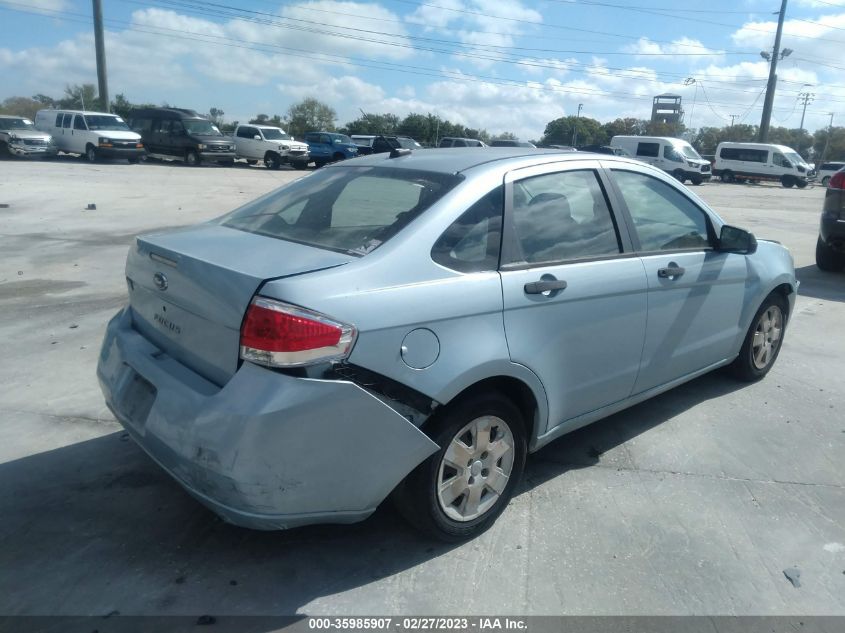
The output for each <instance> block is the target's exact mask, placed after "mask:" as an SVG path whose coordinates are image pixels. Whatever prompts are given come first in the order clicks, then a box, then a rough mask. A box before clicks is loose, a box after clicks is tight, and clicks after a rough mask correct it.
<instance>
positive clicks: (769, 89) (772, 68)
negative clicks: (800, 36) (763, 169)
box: [760, 0, 792, 143]
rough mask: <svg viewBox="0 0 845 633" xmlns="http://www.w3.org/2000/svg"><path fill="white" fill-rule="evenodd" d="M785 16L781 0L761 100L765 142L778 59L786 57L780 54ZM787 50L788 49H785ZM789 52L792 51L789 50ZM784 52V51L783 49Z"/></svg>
mask: <svg viewBox="0 0 845 633" xmlns="http://www.w3.org/2000/svg"><path fill="white" fill-rule="evenodd" d="M785 16H786V0H782V2H781V5H780V13H779V15H778V28H777V32H776V33H775V48H774V51H773V52H772V55H771V57H770V64H769V83H768V84H767V85H766V99H765V101H764V102H763V117H762V118H761V119H760V142H761V143H765V142H766V141H767V140H769V125H770V124H771V122H772V105H773V104H774V101H775V86H777V82H778V76H777V71H778V59H781V58H782V57H786V55H783V56H781V53H780V40H781V36H782V35H783V20H784V17H785ZM787 50H788V49H787ZM789 52H790V53H791V52H792V51H789ZM784 53H786V51H784ZM767 56H768V53H766V54H765V55H763V57H764V59H765V58H766V57H767Z"/></svg>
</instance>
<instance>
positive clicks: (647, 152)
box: [637, 143, 660, 158]
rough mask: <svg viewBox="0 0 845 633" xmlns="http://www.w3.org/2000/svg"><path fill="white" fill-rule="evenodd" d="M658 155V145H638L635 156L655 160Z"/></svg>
mask: <svg viewBox="0 0 845 633" xmlns="http://www.w3.org/2000/svg"><path fill="white" fill-rule="evenodd" d="M659 155H660V143H640V144H639V145H637V156H648V157H650V158H657V157H658V156H659Z"/></svg>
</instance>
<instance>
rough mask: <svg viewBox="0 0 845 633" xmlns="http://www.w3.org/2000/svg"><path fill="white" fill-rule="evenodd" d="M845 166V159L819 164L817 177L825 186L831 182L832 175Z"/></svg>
mask: <svg viewBox="0 0 845 633" xmlns="http://www.w3.org/2000/svg"><path fill="white" fill-rule="evenodd" d="M843 167H845V161H831V162H827V163H822V164H821V165H820V166H819V169H818V171H817V172H816V179H817V180H818V181H819V182H820V183H822V185H824V186H825V187H827V184H828V183H829V182H830V178H831V176H833V174H835V173H836V172H837V171H839V170H840V169H842V168H843Z"/></svg>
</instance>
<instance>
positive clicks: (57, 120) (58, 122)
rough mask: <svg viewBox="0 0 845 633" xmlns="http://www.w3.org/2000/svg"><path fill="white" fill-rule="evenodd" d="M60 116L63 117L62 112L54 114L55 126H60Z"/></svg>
mask: <svg viewBox="0 0 845 633" xmlns="http://www.w3.org/2000/svg"><path fill="white" fill-rule="evenodd" d="M62 118H64V115H63V114H61V113H59V114H57V115H56V127H62Z"/></svg>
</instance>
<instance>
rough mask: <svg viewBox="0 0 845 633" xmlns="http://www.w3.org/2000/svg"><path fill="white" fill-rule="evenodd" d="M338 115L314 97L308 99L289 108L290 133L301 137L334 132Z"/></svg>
mask: <svg viewBox="0 0 845 633" xmlns="http://www.w3.org/2000/svg"><path fill="white" fill-rule="evenodd" d="M336 120H337V113H336V112H335V111H334V109H333V108H332V107H331V106H329V105H326V104H325V103H322V102H321V101H318V100H317V99H315V98H313V97H307V98H305V99H303V100H302V101H300V102H299V103H295V104H294V105H292V106H291V107H290V108H288V113H287V121H288V132H289V133H290V134H293V135H294V136H296V137H301V136H302V135H303V134H305V133H306V132H314V131H323V132H332V131H334V129H335V121H336Z"/></svg>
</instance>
